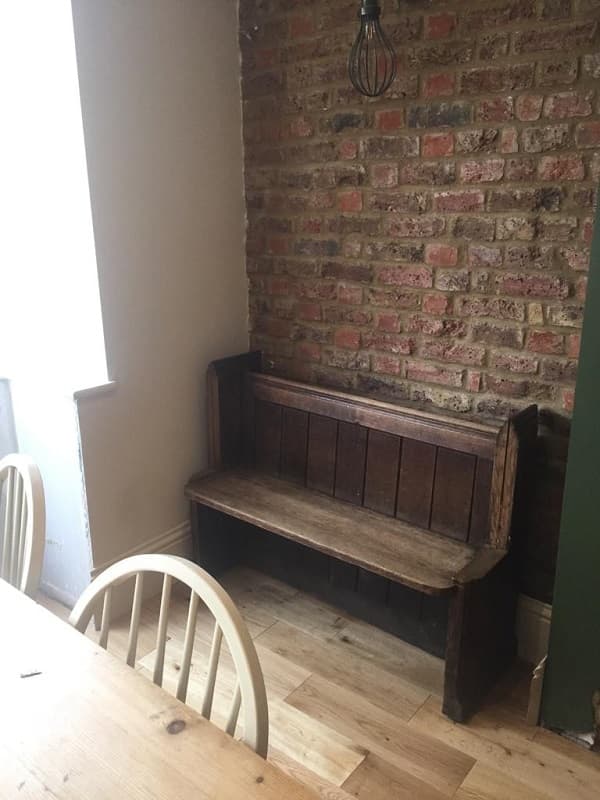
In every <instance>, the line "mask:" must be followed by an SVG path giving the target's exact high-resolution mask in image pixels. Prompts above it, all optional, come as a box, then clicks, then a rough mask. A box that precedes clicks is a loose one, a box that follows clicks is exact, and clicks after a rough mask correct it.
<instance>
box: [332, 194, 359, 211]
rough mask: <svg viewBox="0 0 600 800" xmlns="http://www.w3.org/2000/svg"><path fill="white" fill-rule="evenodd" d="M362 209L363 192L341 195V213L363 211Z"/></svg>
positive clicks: (339, 200) (339, 201) (339, 206)
mask: <svg viewBox="0 0 600 800" xmlns="http://www.w3.org/2000/svg"><path fill="white" fill-rule="evenodd" d="M362 207H363V200H362V192H357V191H350V192H341V193H340V194H339V196H338V208H339V209H340V211H362Z"/></svg>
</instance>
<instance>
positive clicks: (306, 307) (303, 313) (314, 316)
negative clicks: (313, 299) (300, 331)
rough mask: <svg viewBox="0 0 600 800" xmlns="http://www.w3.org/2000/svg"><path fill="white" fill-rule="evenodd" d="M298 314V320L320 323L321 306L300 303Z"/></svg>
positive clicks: (297, 307) (297, 309)
mask: <svg viewBox="0 0 600 800" xmlns="http://www.w3.org/2000/svg"><path fill="white" fill-rule="evenodd" d="M296 313H297V315H298V319H304V320H311V321H313V322H319V320H320V319H321V306H320V305H319V304H318V303H298V305H297V306H296Z"/></svg>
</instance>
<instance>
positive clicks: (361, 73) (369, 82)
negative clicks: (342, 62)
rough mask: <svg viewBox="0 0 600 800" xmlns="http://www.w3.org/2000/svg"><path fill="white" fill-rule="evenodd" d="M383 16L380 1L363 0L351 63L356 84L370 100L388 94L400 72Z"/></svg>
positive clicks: (352, 76)
mask: <svg viewBox="0 0 600 800" xmlns="http://www.w3.org/2000/svg"><path fill="white" fill-rule="evenodd" d="M380 14H381V9H380V8H379V3H378V2H377V0H362V2H361V6H360V11H359V14H358V15H359V18H360V30H359V32H358V36H357V37H356V41H355V42H354V44H353V45H352V50H351V51H350V60H349V62H348V72H349V75H350V80H351V82H352V85H353V86H354V88H355V89H356V90H357V91H359V92H361V94H364V95H367V96H368V97H378V96H379V95H381V94H383V93H384V92H385V91H387V89H389V87H390V86H391V84H392V81H393V80H394V78H395V77H396V71H397V62H396V54H395V53H394V48H393V47H392V45H391V43H390V40H389V39H388V38H387V36H386V35H385V33H384V32H383V29H382V28H381V24H380V22H379V17H380Z"/></svg>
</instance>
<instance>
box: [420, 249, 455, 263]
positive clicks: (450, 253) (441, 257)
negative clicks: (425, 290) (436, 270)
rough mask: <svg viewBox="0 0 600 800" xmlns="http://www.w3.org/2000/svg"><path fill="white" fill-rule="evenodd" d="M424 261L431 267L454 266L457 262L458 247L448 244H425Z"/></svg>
mask: <svg viewBox="0 0 600 800" xmlns="http://www.w3.org/2000/svg"><path fill="white" fill-rule="evenodd" d="M425 263H426V264H429V265H430V266H433V267H455V266H456V264H457V263H458V248H457V247H454V246H453V245H450V244H427V245H425Z"/></svg>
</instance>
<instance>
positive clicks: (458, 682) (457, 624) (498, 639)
mask: <svg viewBox="0 0 600 800" xmlns="http://www.w3.org/2000/svg"><path fill="white" fill-rule="evenodd" d="M516 607H517V592H516V587H515V584H514V581H513V579H512V573H511V564H510V560H509V559H504V560H503V561H501V562H500V563H499V564H497V565H496V566H495V567H494V568H493V569H492V570H490V571H489V572H488V573H487V575H485V576H483V577H482V578H480V579H479V580H476V581H473V582H471V583H468V584H466V585H464V586H460V587H459V588H458V589H457V591H456V592H455V593H454V594H452V595H451V602H450V613H449V620H448V646H447V649H446V664H445V680H444V703H443V710H444V713H445V714H447V715H448V716H449V717H450V718H451V719H453V720H455V721H456V722H464V721H465V720H467V719H468V718H469V716H470V715H471V714H473V713H474V712H475V711H476V710H477V709H478V708H479V707H480V706H481V703H482V701H483V699H484V698H485V696H486V694H487V693H488V692H489V691H490V689H491V688H492V686H493V685H494V683H495V682H496V681H497V680H498V678H499V677H500V676H501V675H502V674H503V673H504V672H505V671H506V670H507V669H508V667H509V666H510V665H511V664H512V662H513V661H514V658H515V655H516V649H517V640H516V636H515V617H516Z"/></svg>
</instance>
